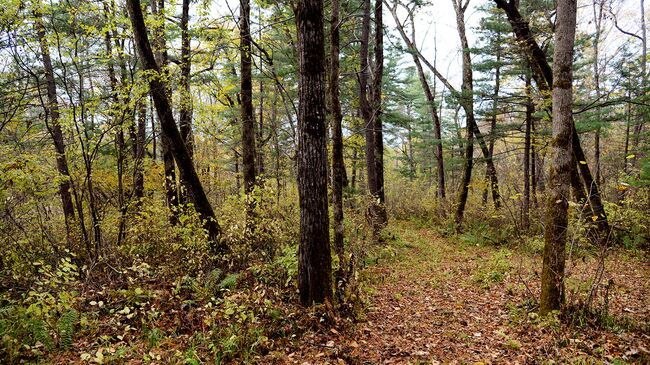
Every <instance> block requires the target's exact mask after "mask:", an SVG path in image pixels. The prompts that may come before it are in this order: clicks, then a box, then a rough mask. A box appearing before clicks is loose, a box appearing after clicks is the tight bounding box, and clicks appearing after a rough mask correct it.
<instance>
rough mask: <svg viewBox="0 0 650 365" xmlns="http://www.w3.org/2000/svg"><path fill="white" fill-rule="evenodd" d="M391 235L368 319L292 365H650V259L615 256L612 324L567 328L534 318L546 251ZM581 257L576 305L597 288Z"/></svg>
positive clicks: (329, 336)
mask: <svg viewBox="0 0 650 365" xmlns="http://www.w3.org/2000/svg"><path fill="white" fill-rule="evenodd" d="M391 234H392V235H393V236H394V239H393V240H391V241H392V242H390V243H389V246H388V247H387V248H386V249H384V251H383V252H382V254H381V257H380V258H379V259H378V263H377V264H376V265H374V266H371V267H369V268H368V269H366V270H368V271H369V276H368V278H369V279H368V280H369V288H368V291H369V293H370V300H369V308H368V310H367V314H366V316H365V318H363V319H362V320H361V321H360V323H358V324H357V325H355V326H351V327H350V328H349V329H347V330H346V329H342V330H341V331H338V330H336V329H334V330H331V329H330V330H329V331H326V330H322V331H320V332H319V331H315V332H312V333H307V334H305V335H304V336H303V338H302V340H301V342H300V344H299V345H298V346H297V348H298V350H296V352H294V353H292V354H290V355H289V358H288V359H287V360H289V362H293V363H297V364H326V363H332V364H337V363H338V364H347V363H351V364H506V363H508V364H543V363H563V364H564V363H567V364H597V363H611V364H628V363H636V364H650V354H649V353H648V351H649V349H650V332H649V329H650V299H649V298H650V262H649V260H648V257H647V254H645V253H638V252H637V253H636V254H630V253H629V252H623V251H616V252H614V253H612V254H610V255H609V257H608V259H607V260H606V268H607V271H606V274H605V277H604V279H603V280H602V282H603V283H605V285H606V284H607V283H611V284H610V285H609V291H608V311H607V314H601V315H600V316H596V317H595V316H584V317H578V320H577V321H575V322H574V324H573V325H567V324H566V322H560V320H559V318H557V317H555V318H553V317H550V318H539V317H538V316H537V315H536V313H535V308H534V301H533V300H532V299H533V298H536V297H537V296H538V293H539V284H540V280H539V271H538V270H540V269H541V256H540V254H539V250H540V248H541V245H539V247H537V248H534V247H533V248H531V247H524V246H523V245H519V247H510V248H508V247H495V246H482V245H476V244H472V243H468V242H464V241H462V240H461V241H460V242H452V240H451V239H446V238H441V237H439V236H438V235H436V234H435V233H434V232H433V231H432V230H430V229H426V228H419V227H417V226H416V225H415V224H413V223H407V222H401V223H398V224H397V225H393V227H392V233H391ZM461 237H462V236H461ZM470 241H471V240H470ZM538 244H541V243H539V242H538ZM576 255H578V254H576ZM579 255H580V256H581V257H579V259H577V260H574V262H577V264H568V265H567V271H568V273H569V275H570V278H569V279H568V280H567V292H568V294H567V298H568V299H569V301H571V300H573V299H575V297H574V296H573V294H572V293H574V292H573V291H574V290H578V291H585V289H586V288H589V284H588V283H589V278H590V277H591V276H593V268H594V267H595V261H596V258H595V257H593V255H589V254H588V253H581V254H579ZM599 304H600V307H602V304H603V303H602V302H601V303H599ZM580 319H581V320H582V323H581V321H580Z"/></svg>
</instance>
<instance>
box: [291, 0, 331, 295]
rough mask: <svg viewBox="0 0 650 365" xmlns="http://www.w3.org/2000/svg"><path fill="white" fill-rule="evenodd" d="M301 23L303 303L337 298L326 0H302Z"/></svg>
mask: <svg viewBox="0 0 650 365" xmlns="http://www.w3.org/2000/svg"><path fill="white" fill-rule="evenodd" d="M296 23H297V28H298V29H297V31H298V51H299V69H300V80H299V84H298V86H299V87H298V90H299V101H300V105H299V109H298V193H299V200H300V246H299V250H298V256H299V258H298V289H299V291H300V301H301V302H302V304H303V305H311V304H312V303H324V302H330V301H331V298H332V279H331V275H332V258H331V255H330V241H329V214H328V210H327V141H326V134H327V131H326V116H325V89H324V85H325V36H324V30H323V23H324V20H323V0H301V1H299V2H298V5H297V8H296Z"/></svg>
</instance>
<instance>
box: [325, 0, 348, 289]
mask: <svg viewBox="0 0 650 365" xmlns="http://www.w3.org/2000/svg"><path fill="white" fill-rule="evenodd" d="M339 13H340V4H339V0H332V15H331V18H330V69H329V85H328V86H329V87H328V91H329V98H330V108H331V128H332V217H333V218H334V222H333V225H334V227H333V228H334V250H335V251H336V255H337V256H338V259H339V269H338V270H337V272H336V289H337V293H339V295H338V296H339V298H341V297H342V295H341V293H342V291H343V290H344V288H345V278H344V275H343V273H344V272H345V270H344V268H345V262H346V260H345V247H344V245H343V238H344V226H343V180H344V175H345V162H344V160H343V130H342V129H343V128H342V126H341V121H342V120H343V114H342V112H341V100H340V99H339V92H340V91H339V53H340V34H339Z"/></svg>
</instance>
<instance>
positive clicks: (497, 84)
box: [483, 37, 501, 208]
mask: <svg viewBox="0 0 650 365" xmlns="http://www.w3.org/2000/svg"><path fill="white" fill-rule="evenodd" d="M496 42H497V54H496V57H497V59H496V68H495V69H494V93H493V94H492V95H493V96H492V97H493V100H492V115H490V135H489V138H490V141H489V146H488V156H487V164H488V165H489V164H490V163H492V164H494V160H493V158H494V144H495V142H496V129H497V113H498V100H499V91H500V88H501V46H500V42H501V39H500V37H499V39H497V40H496ZM486 166H487V165H486ZM488 167H489V166H487V167H486V169H485V175H486V176H485V177H486V179H485V180H486V181H487V182H488V187H489V188H490V190H491V192H492V201H493V203H494V206H495V207H497V208H498V207H500V205H501V202H500V201H499V189H498V181H497V180H496V169H495V168H494V167H492V168H491V169H490V168H488ZM490 173H492V175H491V174H490ZM495 184H496V187H497V189H496V190H495V189H494V187H495ZM488 187H486V189H485V191H484V192H483V203H487V195H488V194H487V190H488Z"/></svg>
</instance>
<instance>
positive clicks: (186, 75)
mask: <svg viewBox="0 0 650 365" xmlns="http://www.w3.org/2000/svg"><path fill="white" fill-rule="evenodd" d="M189 23H190V0H183V4H182V12H181V22H180V27H181V64H180V69H181V79H180V84H181V90H180V96H181V100H180V105H179V106H178V109H179V116H178V121H179V124H180V132H181V137H182V138H183V141H184V142H185V146H186V147H187V152H189V154H190V157H192V158H193V157H194V141H193V135H192V94H191V92H190V91H191V89H190V77H191V71H192V53H191V52H192V50H191V47H190V44H191V43H190V42H191V38H190V29H189Z"/></svg>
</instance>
